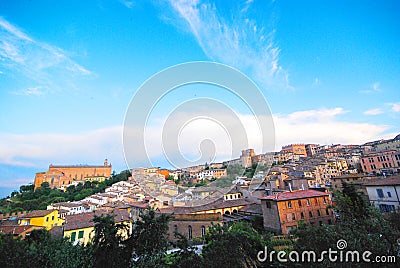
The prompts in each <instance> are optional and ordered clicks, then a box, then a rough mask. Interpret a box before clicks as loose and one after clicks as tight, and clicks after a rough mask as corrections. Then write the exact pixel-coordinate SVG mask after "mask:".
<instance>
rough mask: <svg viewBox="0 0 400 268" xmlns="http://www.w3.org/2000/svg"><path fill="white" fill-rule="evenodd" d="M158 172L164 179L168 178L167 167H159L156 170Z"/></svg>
mask: <svg viewBox="0 0 400 268" xmlns="http://www.w3.org/2000/svg"><path fill="white" fill-rule="evenodd" d="M157 173H158V174H161V175H163V176H164V177H165V179H168V177H169V170H168V169H159V170H158V171H157Z"/></svg>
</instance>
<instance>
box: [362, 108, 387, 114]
mask: <svg viewBox="0 0 400 268" xmlns="http://www.w3.org/2000/svg"><path fill="white" fill-rule="evenodd" d="M382 113H383V111H382V109H380V108H375V109H370V110H367V111H365V112H364V113H363V114H366V115H378V114H382Z"/></svg>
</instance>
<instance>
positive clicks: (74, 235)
mask: <svg viewBox="0 0 400 268" xmlns="http://www.w3.org/2000/svg"><path fill="white" fill-rule="evenodd" d="M75 238H76V232H73V233H72V234H71V242H74V241H75Z"/></svg>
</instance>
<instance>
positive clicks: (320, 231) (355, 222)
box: [294, 183, 400, 266]
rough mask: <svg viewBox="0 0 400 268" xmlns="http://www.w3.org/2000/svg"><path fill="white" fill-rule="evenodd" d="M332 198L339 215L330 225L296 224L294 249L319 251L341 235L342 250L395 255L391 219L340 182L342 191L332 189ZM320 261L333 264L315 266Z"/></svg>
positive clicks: (395, 232) (395, 233)
mask: <svg viewBox="0 0 400 268" xmlns="http://www.w3.org/2000/svg"><path fill="white" fill-rule="evenodd" d="M335 202H336V207H334V209H335V210H336V211H337V213H338V214H339V219H338V221H337V222H336V223H335V224H334V225H322V226H312V225H306V224H300V226H299V228H298V230H296V231H295V233H294V234H295V235H296V236H297V237H298V240H297V241H296V243H295V249H296V250H297V251H298V252H302V251H306V250H314V251H315V252H317V253H318V254H320V253H321V252H322V251H324V250H328V249H329V248H332V249H333V250H337V245H336V243H337V241H338V240H340V239H344V240H346V242H347V248H346V250H351V251H353V250H357V251H358V252H361V253H362V252H364V251H366V250H368V251H371V252H372V254H373V255H372V256H371V257H370V258H371V259H372V258H374V257H373V256H378V255H381V256H382V255H385V256H386V255H394V256H396V255H397V253H398V250H399V248H398V246H397V243H396V242H397V239H398V238H399V237H400V232H399V229H398V228H397V227H396V225H395V224H393V222H391V221H390V220H387V219H385V217H384V216H383V215H382V214H381V212H380V211H379V210H377V209H376V208H375V207H373V206H371V205H369V204H368V203H367V202H366V201H365V200H364V198H363V197H362V196H361V195H360V194H359V193H358V192H357V191H356V189H355V188H354V186H352V185H349V184H346V183H343V191H342V192H337V193H335ZM326 259H327V258H326ZM398 261H400V260H398ZM324 265H330V266H335V264H333V263H329V261H328V260H326V261H325V263H322V264H319V265H316V266H324ZM352 265H357V264H355V263H353V264H352ZM338 266H340V265H339V264H338ZM360 266H362V265H361V264H360Z"/></svg>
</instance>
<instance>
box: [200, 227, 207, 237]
mask: <svg viewBox="0 0 400 268" xmlns="http://www.w3.org/2000/svg"><path fill="white" fill-rule="evenodd" d="M205 235H206V227H205V226H204V225H203V226H201V237H204V236H205Z"/></svg>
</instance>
